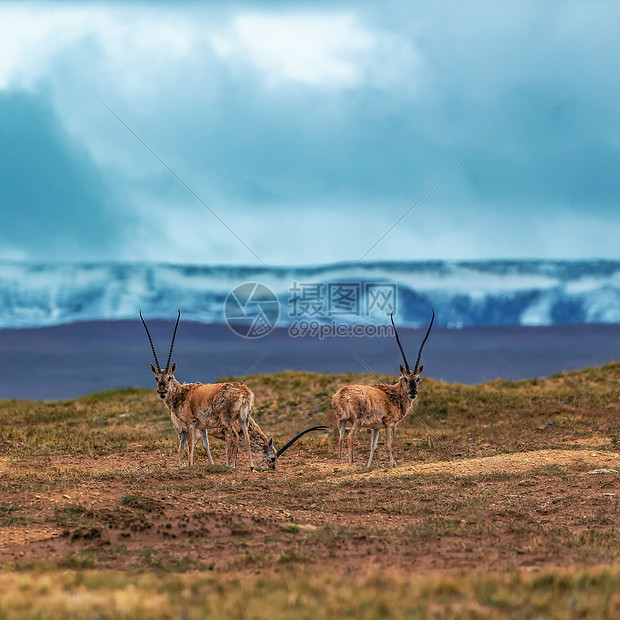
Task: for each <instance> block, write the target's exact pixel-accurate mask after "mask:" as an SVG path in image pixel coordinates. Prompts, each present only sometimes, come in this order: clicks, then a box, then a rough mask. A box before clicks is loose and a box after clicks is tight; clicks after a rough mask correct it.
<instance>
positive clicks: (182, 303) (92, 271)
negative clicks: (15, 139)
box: [0, 260, 620, 328]
mask: <svg viewBox="0 0 620 620" xmlns="http://www.w3.org/2000/svg"><path fill="white" fill-rule="evenodd" d="M244 282H259V283H261V284H264V285H265V286H267V287H268V288H269V289H271V290H272V291H273V292H274V293H275V294H276V296H277V298H278V300H279V302H280V318H279V320H278V325H280V326H286V325H290V324H291V323H292V322H293V321H296V320H300V319H302V320H317V321H320V322H326V321H329V322H333V321H335V322H347V323H352V322H355V323H368V322H372V323H377V322H389V310H390V309H391V305H390V304H391V302H390V300H389V299H388V297H389V295H390V291H393V292H394V293H395V295H394V298H395V299H396V312H395V317H397V322H398V324H399V325H402V326H412V327H418V326H421V325H427V324H428V320H429V317H430V312H431V308H434V309H435V311H436V313H437V324H438V325H443V326H448V327H465V326H485V325H556V324H567V323H620V261H598V260H589V261H547V260H545V261H542V260H541V261H536V260H523V261H520V260H489V261H461V262H457V261H430V262H376V263H359V264H356V263H339V264H333V265H325V266H316V267H274V268H265V267H239V266H203V265H172V264H146V263H97V264H94V263H93V264H43V263H24V262H0V328H20V327H37V326H44V325H53V324H61V323H72V322H77V321H88V320H116V319H135V318H137V317H138V311H139V310H140V309H141V310H142V312H143V314H144V315H145V316H147V317H148V318H150V319H152V318H167V319H171V320H173V319H174V318H175V315H176V310H177V308H180V309H181V311H182V312H183V317H184V319H185V320H195V321H201V322H206V323H223V322H224V320H225V318H224V305H225V300H226V298H227V297H228V295H229V293H230V292H231V291H232V290H233V289H235V287H237V286H238V285H239V284H241V283H244ZM381 291H383V297H381ZM301 302H303V303H301ZM375 302H376V303H375Z"/></svg>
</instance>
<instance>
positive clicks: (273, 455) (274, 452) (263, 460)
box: [194, 418, 329, 469]
mask: <svg viewBox="0 0 620 620" xmlns="http://www.w3.org/2000/svg"><path fill="white" fill-rule="evenodd" d="M327 430H329V427H328V426H313V427H311V428H307V429H306V430H304V431H301V433H298V434H297V435H295V437H293V439H291V440H290V441H288V442H287V443H286V444H285V445H284V446H283V447H282V448H280V449H279V450H278V449H277V448H276V446H275V444H274V443H273V438H272V437H267V435H265V433H263V431H262V429H261V427H260V426H259V425H258V422H257V421H256V420H255V419H254V418H250V419H249V420H248V434H249V435H250V444H251V446H252V453H253V454H255V455H258V457H259V458H260V462H259V468H265V467H267V468H268V469H275V468H276V460H277V459H278V458H279V457H280V456H282V455H283V454H284V452H285V451H286V450H288V448H290V447H291V446H292V445H293V444H294V443H295V442H296V441H297V440H298V439H299V438H300V437H302V436H303V435H305V434H306V433H309V432H311V431H327ZM211 436H212V437H215V438H216V439H223V438H224V435H223V434H222V433H221V432H219V431H212V432H211ZM198 437H200V438H201V439H202V445H203V446H204V447H205V449H206V450H207V454H208V455H209V459H210V460H211V464H213V459H212V458H211V452H210V451H209V438H208V435H207V433H206V431H200V434H199V435H197V436H196V437H195V438H194V443H196V442H198Z"/></svg>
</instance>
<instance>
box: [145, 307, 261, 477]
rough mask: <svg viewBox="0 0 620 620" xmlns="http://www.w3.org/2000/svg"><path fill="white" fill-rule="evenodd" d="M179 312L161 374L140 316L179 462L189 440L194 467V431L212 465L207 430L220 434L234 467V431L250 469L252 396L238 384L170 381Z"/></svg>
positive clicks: (151, 340)
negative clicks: (199, 434) (200, 436)
mask: <svg viewBox="0 0 620 620" xmlns="http://www.w3.org/2000/svg"><path fill="white" fill-rule="evenodd" d="M180 318H181V311H180V310H179V314H178V316H177V322H176V325H175V326H174V332H173V334H172V343H171V344H170V352H169V353H168V361H167V362H166V368H165V369H164V370H162V369H161V367H160V366H159V361H158V359H157V353H156V352H155V346H154V345H153V339H152V338H151V334H150V333H149V328H148V327H147V326H146V322H145V321H144V318H143V317H142V312H140V319H141V320H142V324H143V325H144V329H145V330H146V335H147V336H148V338H149V342H150V344H151V350H152V351H153V357H154V358H155V364H156V365H157V367H155V366H153V364H151V370H152V371H153V374H154V375H155V379H156V381H157V394H158V396H159V397H160V398H161V399H162V400H163V401H164V403H165V404H166V407H168V409H169V410H170V416H171V418H172V424H173V425H174V428H175V430H176V431H177V433H178V434H179V459H180V461H181V465H183V453H184V452H185V443H186V441H187V439H188V438H189V437H191V438H192V439H191V441H190V442H189V464H190V465H193V464H194V445H195V441H194V436H195V434H196V429H198V430H200V431H204V435H203V443H205V447H206V448H207V453H208V455H209V460H210V461H211V463H213V459H212V458H211V452H210V451H209V447H208V446H209V442H208V438H207V432H208V431H209V430H211V431H216V432H219V433H221V435H222V436H223V437H224V441H225V442H226V465H228V466H229V467H233V468H234V467H235V465H236V460H237V450H238V447H239V432H238V430H237V429H238V428H240V430H241V431H242V432H243V435H244V436H245V440H246V442H247V446H248V456H249V458H250V468H251V469H253V468H254V463H253V461H252V450H251V447H250V437H249V434H248V420H249V419H250V417H251V415H252V411H253V409H254V394H253V393H252V391H251V390H250V389H249V388H247V387H246V386H245V385H243V384H242V383H206V384H205V383H183V384H182V385H181V384H180V383H179V382H178V381H177V380H176V379H175V378H174V371H175V370H176V367H177V365H176V362H175V363H173V364H172V367H170V359H171V358H172V349H173V347H174V339H175V337H176V333H177V327H178V326H179V319H180Z"/></svg>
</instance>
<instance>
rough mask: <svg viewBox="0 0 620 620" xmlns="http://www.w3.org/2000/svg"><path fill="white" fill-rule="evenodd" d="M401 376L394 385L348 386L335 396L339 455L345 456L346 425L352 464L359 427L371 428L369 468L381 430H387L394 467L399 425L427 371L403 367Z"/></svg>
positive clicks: (421, 368)
mask: <svg viewBox="0 0 620 620" xmlns="http://www.w3.org/2000/svg"><path fill="white" fill-rule="evenodd" d="M400 370H401V376H400V378H399V380H398V381H397V382H396V383H394V384H392V385H386V384H383V383H380V384H375V385H345V386H344V387H342V388H340V389H339V390H338V391H337V392H336V393H335V394H334V396H333V397H332V406H333V408H334V413H335V414H336V423H337V425H338V430H339V433H340V436H339V441H338V457H339V458H342V446H343V442H344V434H345V431H346V427H347V424H349V425H350V426H351V430H350V431H349V463H353V440H354V438H355V436H356V435H357V433H358V431H359V430H360V428H369V429H371V430H372V438H371V441H370V457H369V459H368V464H367V467H370V464H371V463H372V458H373V455H374V453H375V450H376V448H377V440H378V438H379V430H380V429H382V428H385V429H386V434H387V446H388V451H389V454H390V465H391V466H392V467H394V466H395V465H396V461H395V460H394V453H393V447H394V446H393V442H394V433H395V429H396V425H397V424H398V423H399V422H400V421H401V420H402V419H403V418H404V417H405V416H406V415H407V412H408V411H409V410H410V409H411V407H412V406H413V403H414V402H415V400H416V398H417V396H418V383H419V381H420V375H421V373H422V371H423V370H424V364H422V365H421V366H420V368H419V371H417V372H415V373H414V372H413V371H407V370H405V369H404V368H403V367H402V366H401V367H400Z"/></svg>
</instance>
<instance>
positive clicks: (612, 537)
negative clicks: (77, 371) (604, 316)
mask: <svg viewBox="0 0 620 620" xmlns="http://www.w3.org/2000/svg"><path fill="white" fill-rule="evenodd" d="M382 379H383V380H391V379H393V378H388V377H382ZM350 382H362V383H374V382H376V378H375V377H373V376H370V375H362V376H354V375H347V376H342V375H341V376H338V375H320V374H315V373H294V372H286V373H281V374H277V375H256V376H253V377H249V378H248V379H247V384H248V386H249V387H250V388H251V389H252V390H253V391H254V392H255V393H256V402H257V410H256V418H257V419H258V421H259V423H260V424H261V426H262V427H263V428H264V429H265V430H266V431H267V432H268V433H270V434H273V436H274V437H275V439H276V441H277V442H278V443H279V444H280V445H281V444H282V443H283V442H284V441H285V440H286V439H287V438H288V437H290V436H291V435H292V434H293V433H294V432H296V431H298V430H300V429H301V428H304V427H306V426H309V425H313V424H325V423H327V424H329V423H330V422H331V416H332V413H331V406H330V398H331V395H332V394H333V393H334V392H335V391H336V390H337V389H338V387H340V386H341V385H343V384H345V383H350ZM368 448H369V439H368V437H367V434H366V433H361V434H360V436H359V438H358V440H357V442H356V450H355V454H356V464H355V465H353V466H349V465H348V464H346V463H341V462H338V460H337V459H336V458H335V432H333V431H332V432H330V433H319V434H316V435H313V436H306V437H305V438H304V439H303V440H302V441H300V442H299V443H298V444H297V445H296V446H295V448H294V449H291V450H290V451H289V452H287V454H286V456H285V457H284V458H283V459H282V460H281V462H279V463H278V470H277V471H276V473H275V474H274V473H271V474H270V473H267V472H262V473H250V472H249V471H247V469H246V468H245V466H244V465H243V464H242V466H241V467H240V469H238V470H237V471H235V472H233V471H230V470H228V469H227V468H226V467H224V466H222V465H221V464H220V465H215V466H209V465H207V464H206V463H205V458H204V454H203V452H202V451H201V452H200V453H199V461H198V465H197V466H196V467H194V468H193V469H188V468H183V469H179V468H178V466H177V460H176V436H175V434H174V431H173V429H172V426H171V423H170V420H169V417H168V415H167V413H166V411H165V409H164V408H163V406H162V404H161V403H160V402H159V401H158V399H157V397H156V396H155V394H154V390H153V391H149V390H137V389H129V390H115V391H110V392H106V393H102V394H95V395H91V396H88V397H84V398H80V399H76V400H72V401H66V402H53V403H39V402H23V401H0V454H1V456H0V562H1V563H2V565H3V572H2V573H0V592H2V594H0V618H17V617H19V618H22V617H40V618H59V617H67V616H71V617H76V618H81V617H84V618H92V617H100V618H107V617H119V616H125V617H136V618H141V617H144V618H146V617H149V618H150V617H154V618H169V617H187V618H191V617H205V616H208V615H212V616H217V617H231V618H237V617H238V618H241V617H254V618H263V617H267V616H272V617H273V616H275V617H282V618H287V617H290V618H293V617H294V618H305V617H308V618H310V617H312V618H322V617H355V618H381V617H413V618H415V617H468V618H505V617H508V618H513V617H514V618H527V617H554V618H574V617H595V618H601V617H609V618H614V617H618V616H619V614H620V607H619V605H620V601H619V596H618V594H617V592H618V591H620V588H619V587H618V586H619V585H620V584H619V583H618V582H619V581H620V571H619V570H618V568H617V566H618V562H619V561H620V534H619V533H618V530H617V524H618V522H619V520H620V476H619V475H618V474H614V473H613V471H607V472H605V471H604V472H602V473H598V474H591V473H589V472H591V471H592V470H596V469H603V470H613V469H615V470H619V471H620V363H616V364H611V365H608V366H605V367H602V368H592V369H587V370H585V371H583V372H575V373H570V374H562V375H558V376H556V377H553V378H550V379H540V380H531V381H520V382H515V383H510V382H499V381H498V382H491V383H487V384H484V385H480V386H461V385H452V384H447V383H442V382H438V381H433V380H429V379H425V380H424V381H423V383H422V384H421V394H420V398H419V403H418V404H417V406H416V408H415V410H414V413H413V415H410V416H409V417H408V418H407V419H406V420H405V421H404V422H403V424H402V425H401V426H399V428H398V429H397V433H396V448H397V449H396V454H397V458H398V461H399V467H397V468H396V469H387V468H385V465H386V464H387V458H386V450H385V447H384V443H383V439H382V440H381V442H380V444H379V450H378V452H377V455H376V458H377V464H376V466H375V467H373V469H372V470H370V471H367V470H366V469H365V468H364V467H363V466H362V464H363V463H365V460H366V458H367V452H368ZM212 451H213V455H214V458H215V459H216V462H219V463H222V461H223V448H222V445H221V443H220V442H213V448H212ZM526 601H527V602H526Z"/></svg>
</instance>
